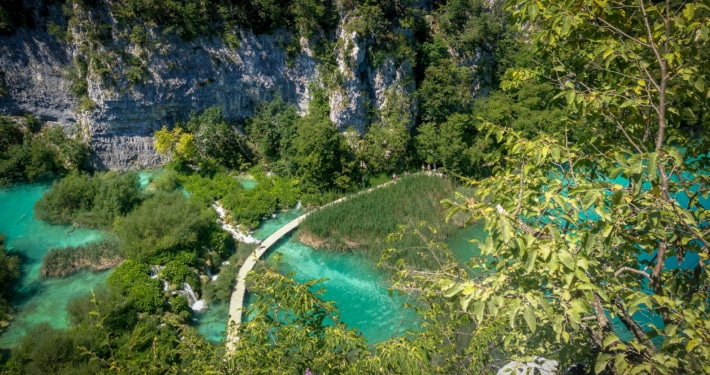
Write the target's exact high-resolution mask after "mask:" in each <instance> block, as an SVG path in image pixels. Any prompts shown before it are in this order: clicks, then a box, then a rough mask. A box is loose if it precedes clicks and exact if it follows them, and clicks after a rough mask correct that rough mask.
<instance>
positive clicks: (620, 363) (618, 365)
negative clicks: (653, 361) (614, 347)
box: [614, 353, 629, 374]
mask: <svg viewBox="0 0 710 375" xmlns="http://www.w3.org/2000/svg"><path fill="white" fill-rule="evenodd" d="M628 367H629V364H628V363H626V356H625V355H624V353H618V354H616V358H614V368H615V369H616V373H617V374H623V373H624V372H626V369H627V368H628Z"/></svg>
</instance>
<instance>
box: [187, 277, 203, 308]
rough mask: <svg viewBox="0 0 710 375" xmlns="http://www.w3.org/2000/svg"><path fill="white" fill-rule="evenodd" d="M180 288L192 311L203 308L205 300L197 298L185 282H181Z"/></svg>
mask: <svg viewBox="0 0 710 375" xmlns="http://www.w3.org/2000/svg"><path fill="white" fill-rule="evenodd" d="M182 288H183V290H184V291H185V297H187V302H188V303H189V304H190V308H191V309H192V311H200V310H202V309H204V308H205V301H204V300H201V299H197V296H196V295H195V291H194V290H192V287H191V286H190V284H188V283H187V282H183V283H182Z"/></svg>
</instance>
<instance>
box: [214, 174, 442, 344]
mask: <svg viewBox="0 0 710 375" xmlns="http://www.w3.org/2000/svg"><path fill="white" fill-rule="evenodd" d="M415 174H418V173H415ZM429 174H431V173H429ZM394 182H396V181H389V182H386V183H384V184H381V185H378V186H375V187H373V188H369V189H367V190H363V191H361V192H358V193H356V194H353V195H350V196H346V197H342V198H340V199H337V200H334V201H332V202H330V203H328V204H326V205H323V206H321V207H319V208H318V209H317V210H322V209H324V208H326V207H330V206H332V205H334V204H338V203H340V202H343V201H345V200H347V199H350V198H353V197H356V196H358V195H360V194H366V193H369V192H371V191H373V190H375V189H379V188H381V187H385V186H387V185H389V184H392V183H394ZM317 210H316V211H317ZM313 212H315V211H311V212H309V213H306V214H303V215H301V216H299V217H297V218H296V219H293V220H291V221H290V222H289V223H288V224H286V225H284V226H282V227H281V228H279V230H277V231H276V232H274V234H272V235H270V236H269V237H268V238H266V239H265V240H264V241H263V242H262V243H261V244H260V245H259V247H258V248H257V249H256V250H254V252H253V253H251V254H250V255H249V257H248V258H247V260H246V261H245V262H244V264H243V265H242V267H241V268H240V269H239V273H238V274H237V284H236V285H235V286H234V290H233V291H232V296H231V298H230V299H229V320H228V321H227V322H228V323H227V343H226V344H227V351H228V352H233V351H234V349H235V347H234V345H235V343H236V342H237V341H239V325H240V324H241V323H242V313H243V308H244V294H245V293H246V277H247V274H248V273H249V272H251V270H252V269H253V268H254V266H255V265H256V262H257V261H259V259H261V257H262V256H263V255H264V253H266V251H267V250H269V248H270V247H271V246H273V245H274V244H275V243H276V242H278V241H279V240H280V239H281V238H283V237H284V236H285V235H287V234H288V233H289V232H291V231H292V230H294V229H296V228H297V227H298V224H300V223H301V222H302V221H303V220H304V219H305V218H306V217H307V216H308V215H309V214H311V213H313ZM235 239H237V238H235ZM237 240H238V239H237Z"/></svg>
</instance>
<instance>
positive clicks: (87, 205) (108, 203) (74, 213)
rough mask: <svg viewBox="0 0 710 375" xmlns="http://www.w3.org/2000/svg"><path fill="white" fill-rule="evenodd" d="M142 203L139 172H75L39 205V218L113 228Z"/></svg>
mask: <svg viewBox="0 0 710 375" xmlns="http://www.w3.org/2000/svg"><path fill="white" fill-rule="evenodd" d="M140 201H141V191H140V185H139V182H138V175H137V174H136V173H135V172H128V173H124V174H119V173H117V172H106V173H97V174H95V175H94V176H93V177H90V176H89V175H87V174H79V173H71V174H69V175H67V176H66V177H65V178H63V179H62V180H60V181H59V182H55V183H54V184H53V185H52V189H51V190H49V191H48V192H47V193H45V194H44V196H42V198H41V199H40V200H39V201H37V203H35V208H34V209H35V216H36V217H37V218H38V219H40V220H46V221H48V222H50V223H53V224H70V223H71V224H75V225H78V226H85V227H90V228H109V227H110V226H111V225H112V224H113V222H114V220H115V219H116V218H117V217H119V216H123V215H126V214H127V213H128V212H130V211H131V210H132V209H133V208H134V207H135V206H136V205H137V204H138V203H140Z"/></svg>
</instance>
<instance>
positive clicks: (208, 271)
mask: <svg viewBox="0 0 710 375" xmlns="http://www.w3.org/2000/svg"><path fill="white" fill-rule="evenodd" d="M205 274H206V275H207V276H208V277H209V278H210V280H212V281H215V280H217V278H218V277H219V274H217V275H213V274H212V271H210V266H208V265H206V264H205Z"/></svg>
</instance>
